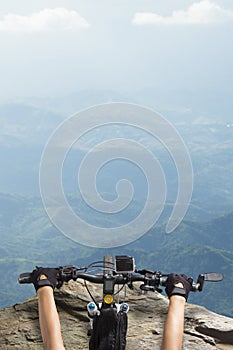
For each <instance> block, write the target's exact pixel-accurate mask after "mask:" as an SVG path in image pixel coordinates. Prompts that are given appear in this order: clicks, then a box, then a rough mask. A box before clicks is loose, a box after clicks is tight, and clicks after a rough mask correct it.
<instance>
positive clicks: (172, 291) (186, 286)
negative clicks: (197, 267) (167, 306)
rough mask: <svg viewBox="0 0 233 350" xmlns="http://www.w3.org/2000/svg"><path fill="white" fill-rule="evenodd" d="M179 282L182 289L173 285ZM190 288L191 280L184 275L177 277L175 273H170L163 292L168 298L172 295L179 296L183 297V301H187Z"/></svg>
mask: <svg viewBox="0 0 233 350" xmlns="http://www.w3.org/2000/svg"><path fill="white" fill-rule="evenodd" d="M179 282H180V283H182V285H183V288H182V287H176V286H175V284H177V283H179ZM191 288H192V284H191V280H189V279H188V278H187V276H186V275H178V274H175V273H171V274H170V275H168V279H167V282H166V288H165V291H166V293H167V295H168V297H169V298H170V297H171V296H172V295H180V296H182V297H184V298H185V300H187V299H188V295H189V292H190V290H191Z"/></svg>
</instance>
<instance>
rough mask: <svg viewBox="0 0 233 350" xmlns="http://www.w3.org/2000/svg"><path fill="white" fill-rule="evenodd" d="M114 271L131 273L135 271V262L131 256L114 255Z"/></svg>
mask: <svg viewBox="0 0 233 350" xmlns="http://www.w3.org/2000/svg"><path fill="white" fill-rule="evenodd" d="M115 271H116V273H132V272H134V271H135V262H134V258H133V257H132V256H128V255H117V256H116V257H115Z"/></svg>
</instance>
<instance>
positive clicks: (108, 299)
mask: <svg viewBox="0 0 233 350" xmlns="http://www.w3.org/2000/svg"><path fill="white" fill-rule="evenodd" d="M104 302H105V303H106V304H111V303H112V302H113V296H112V295H111V294H106V295H105V296H104Z"/></svg>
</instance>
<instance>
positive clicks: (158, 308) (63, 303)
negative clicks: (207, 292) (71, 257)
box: [0, 281, 233, 350]
mask: <svg viewBox="0 0 233 350" xmlns="http://www.w3.org/2000/svg"><path fill="white" fill-rule="evenodd" d="M89 288H90V289H91V292H92V293H94V295H95V296H96V299H97V300H98V297H100V294H101V291H100V289H99V287H97V286H96V285H90V287H89ZM55 298H56V303H57V307H58V311H59V314H60V319H61V325H62V333H63V339H64V343H65V346H66V349H69V350H73V349H88V336H87V331H88V328H89V321H88V318H87V313H86V304H87V302H88V301H89V300H90V297H89V295H88V293H87V291H86V289H85V287H84V285H83V284H82V283H79V282H78V283H76V282H73V281H71V282H69V284H68V285H66V286H63V287H62V289H61V290H59V291H56V292H55ZM126 299H127V300H128V302H129V304H130V311H129V313H128V315H129V328H128V337H127V350H139V349H140V350H142V349H143V350H151V349H154V350H159V348H160V344H161V340H162V333H163V325H164V321H165V318H166V313H167V308H168V300H167V298H165V297H164V296H162V295H160V294H158V293H147V294H142V293H141V291H140V289H139V288H138V287H136V288H135V289H134V290H133V291H131V290H129V289H127V296H126ZM0 339H1V342H0V349H4V350H10V349H14V350H16V349H18V350H24V349H31V350H40V349H43V344H42V340H41V336H40V330H39V323H38V310H37V298H36V297H32V298H31V299H28V300H26V301H25V302H23V303H20V304H16V305H14V306H11V307H8V308H5V309H2V310H0ZM183 349H185V350H205V349H206V350H207V349H211V350H214V349H226V350H227V349H233V319H231V318H227V317H224V316H220V315H217V314H215V313H212V312H210V311H208V310H206V309H205V308H203V307H199V306H197V305H191V304H187V305H186V311H185V332H184V346H183Z"/></svg>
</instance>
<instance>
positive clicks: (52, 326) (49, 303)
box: [37, 286, 65, 350]
mask: <svg viewBox="0 0 233 350" xmlns="http://www.w3.org/2000/svg"><path fill="white" fill-rule="evenodd" d="M37 295H38V304H39V320H40V329H41V335H42V339H43V342H44V346H45V349H46V350H65V348H64V345H63V341H62V336H61V326H60V320H59V316H58V313H57V308H56V304H55V300H54V296H53V289H52V288H51V287H48V286H45V287H42V288H40V289H39V290H38V292H37Z"/></svg>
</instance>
